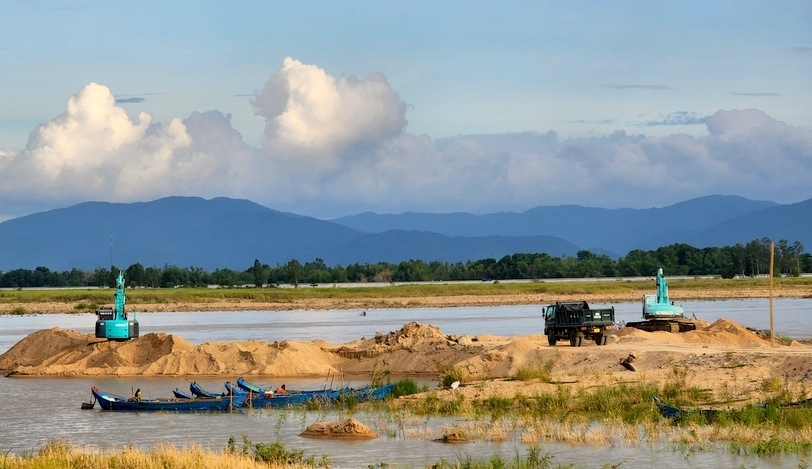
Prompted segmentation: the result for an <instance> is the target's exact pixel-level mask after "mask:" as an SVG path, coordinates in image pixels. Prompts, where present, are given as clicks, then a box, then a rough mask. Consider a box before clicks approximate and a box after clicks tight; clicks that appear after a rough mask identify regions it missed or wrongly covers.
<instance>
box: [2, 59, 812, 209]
mask: <svg viewBox="0 0 812 469" xmlns="http://www.w3.org/2000/svg"><path fill="white" fill-rule="evenodd" d="M248 105H249V103H246V106H248ZM250 105H251V106H253V108H254V110H255V112H256V114H257V115H258V116H259V118H261V119H264V121H265V124H266V134H265V142H264V144H263V145H262V147H261V148H255V147H252V146H250V145H248V144H246V143H245V142H244V140H243V139H242V137H241V135H240V133H239V132H238V131H237V130H236V129H234V128H233V126H232V124H231V121H230V116H229V115H227V114H223V113H222V112H220V111H216V110H210V111H205V112H193V113H192V114H191V115H190V116H189V117H187V118H180V117H175V118H171V119H169V120H167V121H166V122H164V123H159V122H154V121H153V118H152V117H151V116H150V115H148V114H143V113H142V114H140V115H139V116H138V117H137V119H132V118H131V117H128V115H127V114H126V112H125V111H124V109H123V108H122V107H120V105H117V104H116V102H115V99H114V97H113V95H112V93H111V92H110V90H109V89H108V88H107V87H105V86H103V85H99V84H93V83H91V84H89V85H87V86H86V87H85V88H83V89H82V90H80V91H79V92H78V93H77V94H76V95H75V96H73V97H71V98H70V99H69V100H68V103H67V106H66V109H65V112H64V113H63V114H61V115H59V116H56V117H55V118H54V119H52V120H51V121H50V122H47V123H44V124H42V125H40V126H38V127H37V128H35V129H33V131H32V132H31V136H30V139H29V142H28V145H27V147H26V148H25V149H24V150H23V151H21V152H19V153H12V152H6V151H2V150H0V216H2V215H1V214H3V213H6V214H11V213H13V212H11V208H13V207H12V205H11V204H12V201H13V204H14V205H18V206H26V207H28V206H32V205H33V204H35V203H41V204H43V205H50V206H51V207H52V206H64V205H66V204H71V203H77V202H82V201H85V200H106V201H125V202H126V201H146V200H153V199H156V198H159V197H164V196H169V195H196V196H202V197H218V196H227V197H240V198H247V199H251V200H254V201H256V202H259V203H261V204H263V205H266V206H268V207H271V208H275V209H278V210H286V211H291V212H295V213H301V214H305V215H312V216H318V217H326V218H329V217H334V216H340V215H345V214H351V213H358V212H361V211H365V210H372V211H377V212H402V211H408V210H414V211H426V212H449V211H472V212H477V213H484V212H492V211H516V210H523V209H527V208H530V207H534V206H539V205H562V204H579V205H588V206H598V207H634V208H646V207H654V206H664V205H669V204H673V203H676V202H680V201H683V200H687V199H690V198H693V197H701V196H705V195H709V194H730V195H740V196H743V197H747V198H751V199H764V200H772V201H776V202H781V203H791V202H797V201H800V200H805V199H808V198H810V197H812V190H810V188H809V184H808V176H807V175H808V174H810V172H811V171H812V131H811V130H810V129H807V128H801V127H794V126H790V125H788V124H786V123H785V122H782V121H780V120H777V119H774V118H772V117H770V116H769V115H767V114H766V113H764V112H762V111H759V110H725V111H718V112H716V113H715V114H713V115H711V116H709V117H707V118H706V119H705V125H706V128H707V134H706V135H705V136H701V137H694V136H689V135H685V134H673V135H669V136H665V137H652V136H646V135H630V134H627V133H625V132H623V131H617V132H614V133H612V134H609V135H604V136H593V137H581V138H561V137H559V136H558V135H557V134H556V133H555V132H554V131H551V130H550V131H544V132H543V133H542V132H525V133H505V134H491V135H461V136H456V137H450V138H444V139H439V140H436V141H435V140H432V139H431V138H430V137H429V136H426V135H422V136H416V135H412V134H409V133H408V132H406V105H405V104H404V103H403V101H401V100H400V98H399V97H398V95H397V94H396V93H395V92H394V91H393V90H392V87H391V86H390V85H389V83H388V82H387V80H386V78H385V77H384V76H383V75H380V74H374V73H373V74H369V75H368V76H367V77H366V78H364V79H358V78H356V77H341V78H334V77H332V76H330V75H329V74H328V73H327V72H326V71H325V70H323V69H321V68H319V67H316V66H314V65H306V64H302V63H301V62H299V61H296V60H293V59H285V61H284V62H283V64H282V67H281V68H280V69H279V70H278V71H277V72H276V73H274V74H273V75H271V77H270V79H269V80H268V82H267V83H266V84H265V86H264V88H263V90H262V92H261V93H260V94H259V95H258V96H256V97H255V99H253V100H252V101H251V103H250ZM4 204H6V205H4Z"/></svg>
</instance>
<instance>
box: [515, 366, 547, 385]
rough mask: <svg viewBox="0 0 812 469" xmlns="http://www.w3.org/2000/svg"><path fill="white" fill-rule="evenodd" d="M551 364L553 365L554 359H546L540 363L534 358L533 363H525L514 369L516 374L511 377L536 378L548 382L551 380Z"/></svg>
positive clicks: (528, 379)
mask: <svg viewBox="0 0 812 469" xmlns="http://www.w3.org/2000/svg"><path fill="white" fill-rule="evenodd" d="M553 365H555V361H554V360H547V361H545V362H544V363H540V362H539V361H538V360H536V361H534V362H533V363H531V364H529V365H525V366H523V367H521V368H519V369H518V370H516V374H515V375H513V376H512V377H511V378H513V379H515V380H518V381H530V380H534V379H537V380H539V381H542V382H544V383H549V382H550V381H551V380H552V371H553Z"/></svg>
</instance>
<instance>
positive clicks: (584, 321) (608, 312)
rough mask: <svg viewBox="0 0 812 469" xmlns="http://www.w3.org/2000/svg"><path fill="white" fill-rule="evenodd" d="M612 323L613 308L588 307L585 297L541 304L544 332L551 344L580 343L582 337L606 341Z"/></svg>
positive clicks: (574, 345) (598, 341) (613, 319)
mask: <svg viewBox="0 0 812 469" xmlns="http://www.w3.org/2000/svg"><path fill="white" fill-rule="evenodd" d="M614 325H615V308H604V309H589V304H587V302H586V301H576V302H571V303H555V304H552V305H549V306H545V307H544V334H545V335H546V336H547V343H548V344H550V345H555V343H556V342H558V341H559V340H569V341H570V345H572V346H573V347H580V346H581V344H582V342H583V341H584V337H587V338H589V339H592V340H594V341H595V343H596V344H598V345H606V343H607V341H608V340H609V332H610V331H611V330H612V328H613V327H614Z"/></svg>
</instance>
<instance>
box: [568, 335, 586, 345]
mask: <svg viewBox="0 0 812 469" xmlns="http://www.w3.org/2000/svg"><path fill="white" fill-rule="evenodd" d="M583 340H584V337H583V336H580V335H577V334H572V335H571V336H570V345H571V346H573V347H580V346H581V343H583Z"/></svg>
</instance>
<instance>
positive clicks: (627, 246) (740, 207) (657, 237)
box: [334, 195, 812, 256]
mask: <svg viewBox="0 0 812 469" xmlns="http://www.w3.org/2000/svg"><path fill="white" fill-rule="evenodd" d="M781 207H784V206H780V205H778V204H776V203H774V202H767V201H754V200H748V199H745V198H742V197H736V196H722V195H711V196H707V197H700V198H697V199H692V200H688V201H685V202H680V203H677V204H674V205H671V206H668V207H663V208H651V209H629V208H620V209H605V208H590V207H581V206H577V205H560V206H550V207H536V208H532V209H530V210H527V211H524V212H521V213H514V212H502V213H492V214H487V215H472V214H470V213H448V214H433V213H415V212H407V213H403V214H400V215H377V214H374V213H369V212H366V213H362V214H359V215H353V216H348V217H342V218H337V219H335V220H334V221H335V222H336V223H339V224H341V225H344V226H347V227H349V228H353V229H356V230H359V231H366V232H369V233H378V232H382V231H385V230H390V229H400V230H421V231H431V232H435V233H441V234H445V235H448V236H491V235H499V236H554V237H557V238H562V239H565V240H567V241H569V242H571V243H573V244H575V245H577V246H580V247H581V248H582V249H588V250H590V251H593V252H603V253H608V254H610V255H613V256H622V255H625V254H626V253H627V252H629V251H631V250H633V249H644V250H650V249H656V248H658V247H661V246H667V245H671V244H674V243H687V244H692V243H706V242H708V241H710V240H713V242H712V243H709V244H703V245H701V246H700V245H695V246H696V247H704V246H706V245H716V246H724V245H734V244H736V243H737V242H748V241H751V240H752V239H754V238H756V237H757V238H761V237H764V236H768V237H770V238H773V236H776V235H777V234H779V233H781V234H785V235H786V236H789V238H787V239H789V240H791V241H794V240H798V241H801V242H802V243H803V244H804V245H805V246H806V245H807V244H808V245H809V246H810V247H812V232H810V230H806V231H804V230H801V229H796V228H794V226H795V225H796V222H797V220H795V217H796V216H797V215H795V214H793V215H790V214H787V215H786V216H783V215H780V213H784V212H781V211H780V210H779V211H778V213H779V215H777V216H776V217H775V218H774V219H771V223H772V224H771V225H761V226H758V227H751V228H752V229H748V230H747V231H746V232H736V231H729V232H727V233H723V234H719V235H713V231H712V230H713V229H714V228H715V227H717V226H720V225H721V224H722V223H724V222H727V221H731V220H734V219H738V218H739V217H745V216H747V215H750V214H755V213H759V212H762V211H770V210H772V209H779V208H781ZM806 216H807V218H810V217H812V212H810V211H809V209H808V206H807V211H806ZM706 232H707V233H708V234H707V235H704V237H703V236H700V235H701V234H703V233H706ZM745 233H747V234H745ZM750 233H758V235H757V236H752V235H751V234H750ZM771 233H773V234H772V235H771ZM803 239H806V242H804V241H803ZM776 240H777V239H776Z"/></svg>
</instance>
